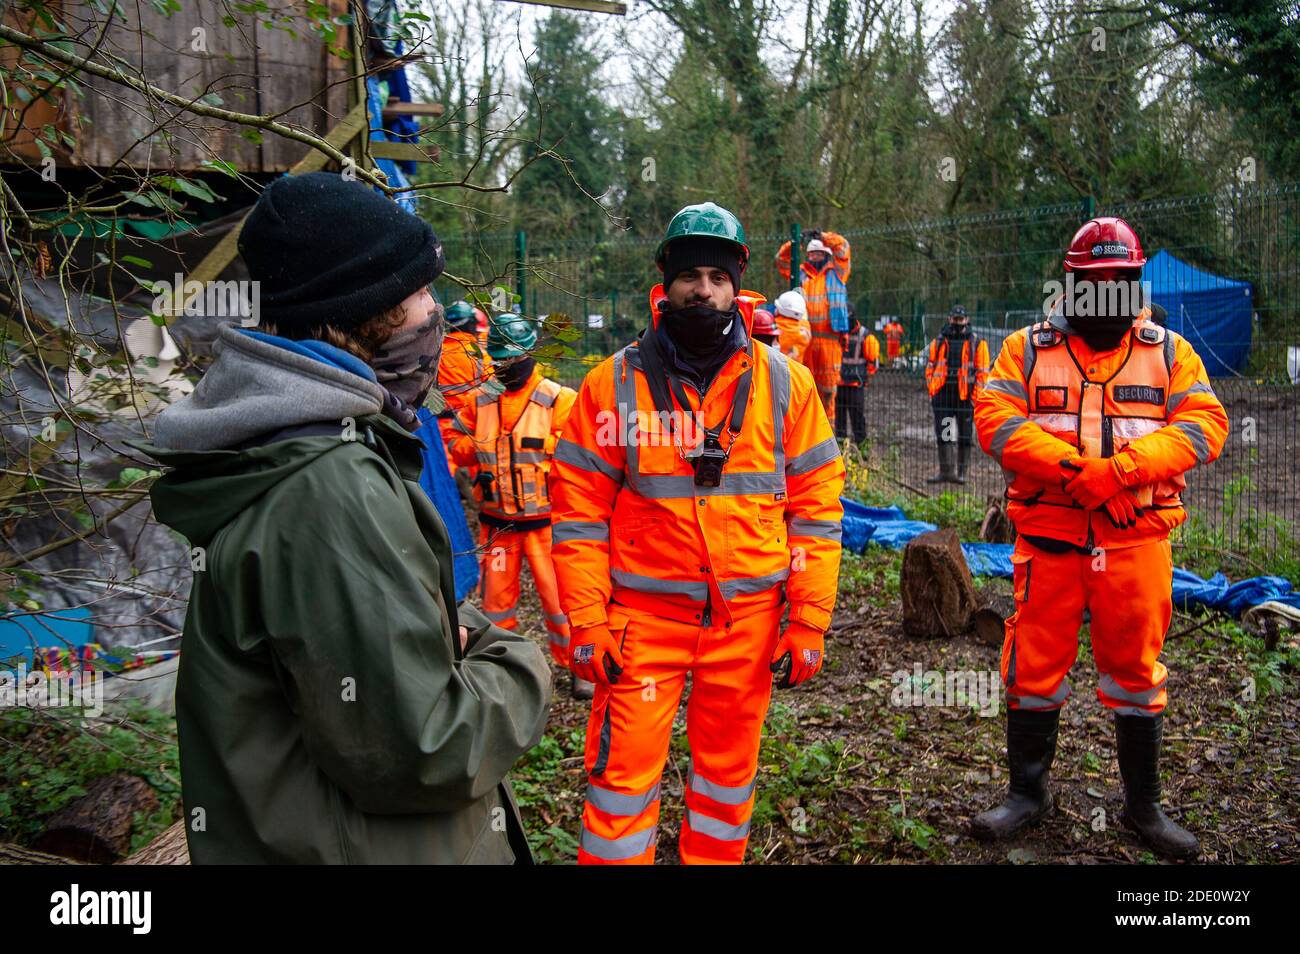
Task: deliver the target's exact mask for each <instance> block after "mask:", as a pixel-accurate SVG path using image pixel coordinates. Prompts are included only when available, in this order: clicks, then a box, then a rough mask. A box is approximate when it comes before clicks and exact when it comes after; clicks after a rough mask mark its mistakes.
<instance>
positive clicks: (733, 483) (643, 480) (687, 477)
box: [628, 447, 785, 500]
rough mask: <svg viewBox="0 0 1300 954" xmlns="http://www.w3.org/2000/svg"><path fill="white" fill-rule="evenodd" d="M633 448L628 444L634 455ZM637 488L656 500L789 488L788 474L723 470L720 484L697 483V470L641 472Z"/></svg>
mask: <svg viewBox="0 0 1300 954" xmlns="http://www.w3.org/2000/svg"><path fill="white" fill-rule="evenodd" d="M631 452H632V448H631V447H629V448H628V454H629V456H630V455H631ZM635 480H636V492H637V493H638V494H640V495H641V496H642V497H646V498H648V499H652V500H670V499H675V498H680V497H697V496H698V497H730V496H735V495H736V494H778V493H784V492H785V474H765V473H739V474H737V473H730V472H728V471H725V470H724V471H723V472H722V483H720V484H718V486H716V487H697V486H696V485H695V476H694V475H693V474H663V475H658V474H652V475H646V474H640V475H638V476H637V477H636V478H635Z"/></svg>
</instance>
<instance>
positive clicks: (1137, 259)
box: [1065, 215, 1147, 272]
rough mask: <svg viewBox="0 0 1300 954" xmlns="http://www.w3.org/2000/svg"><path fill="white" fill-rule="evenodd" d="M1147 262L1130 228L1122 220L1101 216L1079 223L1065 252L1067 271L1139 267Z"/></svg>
mask: <svg viewBox="0 0 1300 954" xmlns="http://www.w3.org/2000/svg"><path fill="white" fill-rule="evenodd" d="M1146 263H1147V260H1146V256H1145V255H1143V254H1142V243H1141V242H1139V241H1138V237H1137V233H1136V232H1134V231H1133V227H1132V226H1131V225H1129V224H1128V223H1127V222H1125V221H1124V220H1123V219H1117V218H1115V217H1114V216H1109V215H1107V216H1102V217H1101V218H1099V219H1092V220H1091V221H1089V222H1085V223H1083V225H1082V226H1081V227H1080V228H1079V231H1077V232H1075V233H1074V239H1073V240H1072V241H1071V242H1070V250H1069V251H1068V252H1066V253H1065V270H1066V271H1067V272H1075V271H1087V270H1088V269H1091V268H1141V267H1142V266H1143V265H1145V264H1146Z"/></svg>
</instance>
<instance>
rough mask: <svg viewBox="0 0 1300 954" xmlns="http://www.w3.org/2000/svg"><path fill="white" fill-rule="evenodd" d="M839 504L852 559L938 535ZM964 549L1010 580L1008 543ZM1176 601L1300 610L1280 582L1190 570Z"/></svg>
mask: <svg viewBox="0 0 1300 954" xmlns="http://www.w3.org/2000/svg"><path fill="white" fill-rule="evenodd" d="M840 503H842V504H843V505H844V538H843V544H844V548H845V549H846V550H852V551H853V552H854V553H862V552H863V551H864V550H865V549H866V548H867V544H868V543H873V544H875V545H877V546H881V547H888V548H890V549H893V550H898V549H901V548H903V547H905V546H906V545H907V543H908V541H910V540H912V539H913V538H914V537H919V536H920V535H921V534H923V533H926V532H928V531H930V530H937V529H938V527H936V526H935V525H934V524H932V523H926V522H924V521H922V520H908V519H907V517H906V515H905V514H904V513H903V511H902V510H900V509H899V508H898V507H868V506H866V505H864V504H860V503H858V502H857V501H856V500H849V499H848V498H846V497H841V498H840ZM961 549H962V552H963V553H964V554H965V555H966V565H967V566H968V567H970V571H971V574H972V575H973V576H1000V577H1004V578H1006V579H1010V577H1011V573H1012V569H1011V551H1012V545H1011V544H1010V543H963V544H962V545H961ZM1173 597H1174V605H1175V606H1177V607H1178V608H1180V609H1190V608H1191V607H1192V606H1204V607H1207V608H1209V609H1218V610H1222V611H1223V612H1225V613H1228V614H1230V615H1232V616H1239V615H1240V614H1241V612H1242V611H1243V610H1245V609H1247V608H1248V607H1251V606H1257V605H1259V604H1260V603H1267V602H1270V601H1276V602H1279V603H1285V604H1287V605H1289V606H1294V607H1296V608H1297V609H1300V592H1296V590H1295V588H1294V587H1293V586H1292V585H1291V583H1290V581H1288V580H1284V579H1282V577H1280V576H1255V577H1251V578H1250V579H1247V580H1242V581H1240V582H1238V583H1230V582H1229V581H1228V578H1227V577H1226V576H1224V575H1223V574H1222V573H1216V574H1214V576H1212V577H1211V578H1210V579H1208V580H1203V579H1201V578H1200V577H1199V576H1197V575H1196V574H1195V573H1193V572H1191V571H1190V570H1182V569H1175V570H1174V585H1173Z"/></svg>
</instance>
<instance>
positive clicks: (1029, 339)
mask: <svg viewBox="0 0 1300 954" xmlns="http://www.w3.org/2000/svg"><path fill="white" fill-rule="evenodd" d="M1037 361H1038V348H1037V347H1035V345H1034V328H1033V326H1032V325H1031V326H1030V327H1029V328H1028V329H1027V330H1026V331H1025V360H1024V361H1023V362H1022V363H1023V364H1024V369H1023V373H1024V376H1025V382H1026V383H1028V381H1029V378H1030V376H1031V375H1032V374H1033V373H1034V364H1035V363H1036V362H1037Z"/></svg>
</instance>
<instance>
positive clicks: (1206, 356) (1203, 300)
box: [1142, 249, 1252, 377]
mask: <svg viewBox="0 0 1300 954" xmlns="http://www.w3.org/2000/svg"><path fill="white" fill-rule="evenodd" d="M1142 280H1143V281H1144V282H1150V283H1151V298H1152V299H1153V300H1154V301H1155V303H1156V304H1157V305H1160V306H1161V307H1163V308H1164V309H1165V310H1166V311H1167V312H1169V320H1168V322H1167V323H1166V327H1168V328H1169V329H1170V330H1171V331H1176V332H1178V333H1179V334H1180V335H1182V336H1183V337H1184V338H1186V339H1187V342H1188V344H1190V345H1191V346H1192V347H1193V348H1194V349H1196V353H1197V354H1198V355H1200V357H1201V360H1202V361H1204V362H1205V370H1206V371H1207V372H1208V373H1209V375H1210V377H1225V376H1228V375H1232V374H1235V373H1236V372H1238V371H1240V370H1241V369H1242V368H1243V367H1244V366H1245V363H1246V357H1247V356H1248V355H1249V354H1250V334H1251V323H1252V318H1251V313H1252V305H1251V289H1250V282H1239V281H1235V280H1234V279H1231V278H1224V277H1223V276H1222V275H1215V274H1213V273H1211V272H1206V271H1202V270H1201V269H1199V268H1197V267H1196V266H1195V265H1189V264H1187V263H1186V262H1184V261H1182V260H1181V259H1179V258H1177V257H1176V256H1174V255H1171V254H1169V252H1166V251H1165V250H1164V249H1161V250H1160V251H1159V252H1156V254H1155V255H1152V256H1151V258H1150V259H1148V260H1147V264H1146V267H1145V268H1144V269H1142Z"/></svg>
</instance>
